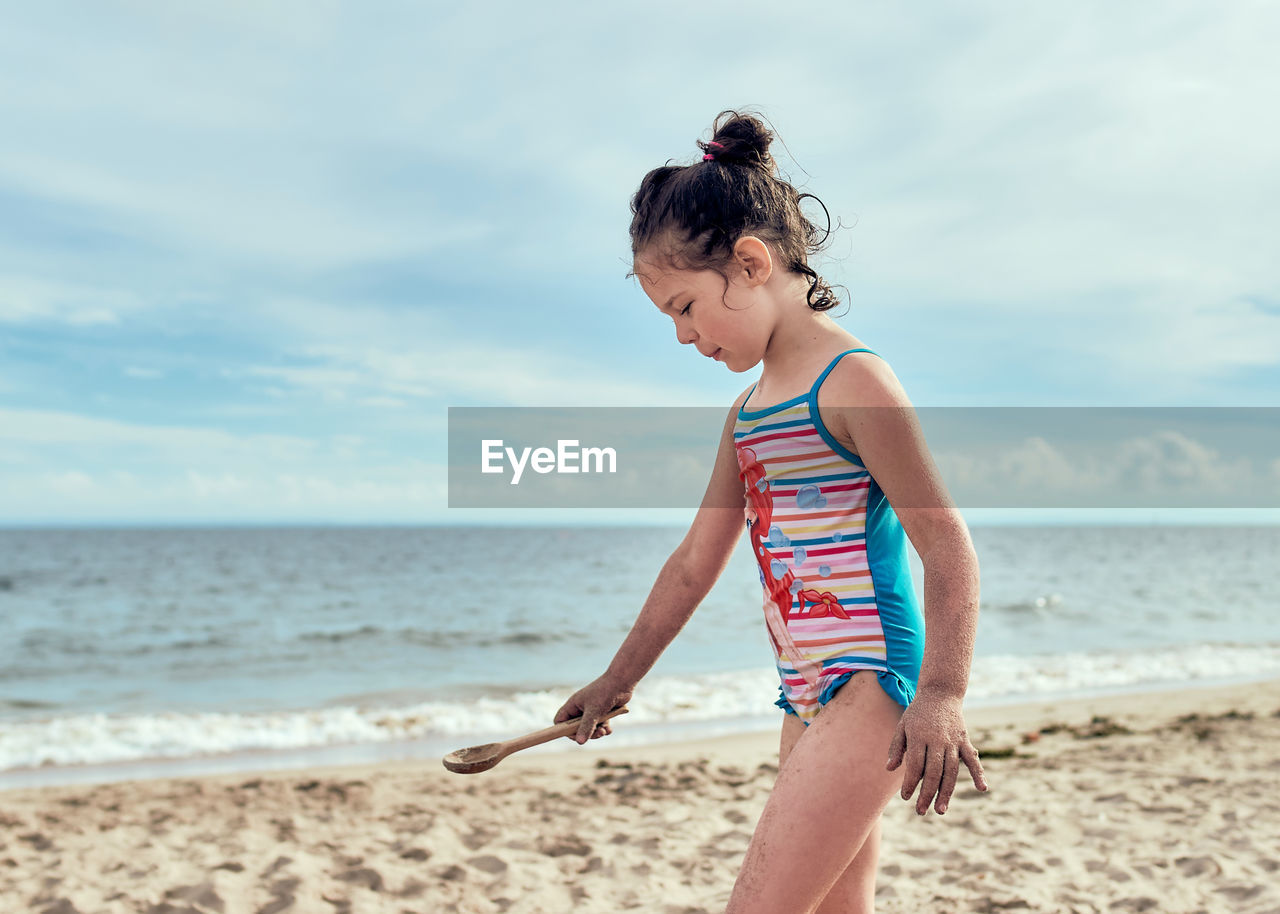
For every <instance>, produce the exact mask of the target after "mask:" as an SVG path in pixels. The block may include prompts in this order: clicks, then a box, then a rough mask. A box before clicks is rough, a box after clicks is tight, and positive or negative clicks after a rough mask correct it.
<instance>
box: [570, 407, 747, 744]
mask: <svg viewBox="0 0 1280 914" xmlns="http://www.w3.org/2000/svg"><path fill="white" fill-rule="evenodd" d="M747 393H748V391H743V392H742V394H741V395H739V397H738V399H737V400H736V401H734V404H733V409H731V410H730V411H729V417H728V418H727V419H726V420H725V424H724V431H723V432H722V434H721V436H720V448H719V450H718V451H717V453H716V463H715V468H714V469H713V470H712V471H711V480H710V481H709V482H708V483H707V491H706V493H705V494H704V495H703V496H702V504H701V506H700V507H699V508H698V513H697V515H696V516H695V517H694V519H693V524H692V525H691V526H690V527H689V532H688V533H687V534H685V538H684V540H683V541H682V542H681V543H680V545H679V546H677V547H676V549H675V551H674V552H672V553H671V557H670V558H668V559H667V561H666V563H665V564H664V565H663V566H662V571H661V572H659V573H658V579H657V580H656V581H655V582H654V584H653V589H652V590H651V591H650V592H649V598H648V599H647V600H645V602H644V606H643V607H642V608H641V610H640V615H639V617H637V619H636V621H635V624H634V625H632V626H631V632H630V633H629V634H628V635H627V637H626V640H624V641H623V642H622V646H621V647H620V648H618V653H617V654H616V655H615V656H614V658H613V662H612V663H610V664H609V668H608V669H607V670H606V671H605V673H604V675H602V676H600V677H599V678H598V679H596V680H595V681H594V682H592V683H590V684H589V685H587V686H584V687H583V688H581V689H579V690H578V691H577V692H575V693H574V695H573V696H572V697H571V698H570V699H569V700H568V701H567V702H565V703H564V705H563V706H562V707H561V708H560V710H559V711H557V712H556V717H555V721H556V723H561V722H563V721H566V720H569V719H570V718H574V717H578V716H579V715H581V717H582V724H581V725H580V726H579V727H578V732H577V734H576V735H575V736H574V737H573V739H575V740H577V741H578V742H579V743H585V742H586V741H587V739H588V738H592V739H594V738H596V737H599V736H605V735H607V734H608V733H609V732H611V731H610V727H609V724H608V722H601V721H600V718H601V717H603V716H604V715H605V714H608V713H609V712H610V711H612V710H613V709H614V708H620V707H622V706H623V705H624V704H626V703H627V702H628V701H630V700H631V693H632V691H633V690H634V689H635V687H636V684H637V683H638V682H639V681H640V680H641V679H642V678H644V675H645V674H646V673H648V672H649V670H650V669H651V668H652V667H653V665H654V663H655V662H657V660H658V657H660V656H661V655H662V652H663V651H664V650H666V649H667V645H668V644H670V643H671V641H672V640H673V639H674V638H675V636H676V635H677V634H678V633H679V632H680V629H682V628H684V625H685V623H686V622H688V621H689V617H690V616H692V615H693V611H694V610H695V609H697V607H698V604H699V603H701V602H702V599H703V598H704V597H705V596H706V595H707V592H708V591H710V590H711V587H712V585H713V584H715V582H716V579H717V578H719V577H720V573H721V572H723V571H724V568H725V565H727V564H728V562H729V556H730V555H732V554H733V549H734V546H735V545H736V544H737V542H738V539H739V537H741V536H742V530H743V523H744V515H743V509H744V507H745V504H746V502H745V499H744V496H743V489H742V480H741V479H740V478H739V476H738V457H737V453H736V452H735V450H734V447H733V426H734V421H735V419H736V417H737V415H738V409H739V408H740V407H741V406H742V403H743V401H744V400H746V397H747Z"/></svg>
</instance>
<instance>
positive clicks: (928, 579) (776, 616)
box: [555, 111, 987, 914]
mask: <svg viewBox="0 0 1280 914" xmlns="http://www.w3.org/2000/svg"><path fill="white" fill-rule="evenodd" d="M713 129H714V134H715V135H714V138H713V139H712V141H711V142H709V143H706V144H701V143H700V144H699V145H700V146H702V148H703V150H704V153H705V154H704V155H703V156H702V159H701V161H698V162H695V163H694V164H692V165H687V166H671V165H668V166H663V167H661V168H655V169H654V170H653V171H651V172H649V173H648V174H647V175H645V177H644V180H643V181H641V182H640V189H639V190H638V191H637V192H636V195H635V197H634V198H633V200H632V203H631V209H632V213H633V218H632V221H631V248H632V254H633V258H634V265H633V275H635V276H636V277H637V278H638V279H639V281H640V285H641V286H642V288H643V289H644V291H645V293H646V294H647V295H648V296H649V298H650V299H652V300H653V303H654V304H655V305H656V306H657V307H658V309H659V310H661V311H662V312H663V313H664V314H666V315H668V316H669V317H670V318H671V319H672V320H673V321H674V322H675V327H676V337H677V339H679V341H680V342H681V343H684V344H686V345H692V346H694V347H695V348H696V349H697V350H698V352H699V353H700V354H701V355H703V356H706V357H707V358H712V359H715V360H716V361H718V362H722V363H724V365H725V366H727V367H728V368H729V370H730V371H735V372H744V371H749V370H750V369H752V368H754V367H755V366H756V365H759V364H761V363H763V369H762V371H761V374H760V379H759V380H758V381H757V382H756V383H755V384H753V385H751V387H749V388H747V389H746V390H745V391H743V392H742V393H741V394H740V395H739V396H738V398H737V399H736V400H735V401H734V404H733V408H732V409H731V410H730V411H729V415H728V418H727V419H726V421H725V424H724V430H723V433H722V436H721V443H720V450H719V453H718V455H717V458H716V463H715V468H714V470H713V471H712V474H711V480H710V483H709V484H708V486H707V491H706V494H705V496H704V497H703V501H702V505H701V507H700V508H699V510H698V513H697V516H696V517H695V518H694V520H693V524H692V526H691V527H690V528H689V532H688V534H687V535H686V536H685V538H684V541H683V542H681V544H680V545H679V546H678V547H677V548H676V550H675V552H674V553H672V555H671V557H670V558H669V559H668V560H667V562H666V564H665V565H664V566H663V568H662V571H661V573H660V574H659V576H658V579H657V581H656V583H655V584H654V586H653V590H652V592H651V593H650V594H649V598H648V600H647V601H646V602H645V604H644V607H643V608H642V610H641V612H640V616H639V618H637V620H636V622H635V624H634V626H633V627H632V629H631V632H630V634H629V635H628V636H627V638H626V640H625V641H624V642H623V644H622V646H621V648H619V650H618V652H617V655H616V656H615V657H614V659H613V662H612V663H611V664H610V665H609V668H608V670H607V671H606V672H605V673H604V675H602V676H601V677H600V678H598V679H596V680H595V681H594V682H592V683H591V684H590V685H587V686H585V687H584V688H582V689H580V690H579V691H578V692H577V693H576V694H574V695H573V697H571V698H570V699H569V700H568V701H567V702H565V704H564V706H563V707H562V708H561V709H560V710H559V712H557V714H556V717H555V719H556V721H557V722H561V721H565V720H568V719H569V718H572V717H577V716H579V715H581V717H582V725H581V726H580V727H579V729H578V732H577V735H576V737H575V739H576V740H577V741H578V742H579V743H584V742H586V740H587V739H588V738H592V739H594V738H598V737H601V736H604V735H607V734H608V733H609V732H611V727H610V725H609V723H608V722H602V721H600V718H601V717H602V716H603V715H605V714H607V713H608V712H609V711H610V710H612V709H613V708H617V707H621V706H622V705H624V704H626V702H627V701H629V700H630V698H631V695H632V690H633V689H634V688H635V687H636V684H637V683H638V682H639V681H640V679H641V678H642V677H643V676H644V675H645V674H646V673H647V672H648V671H649V669H650V668H651V667H652V666H653V664H654V662H655V661H656V660H657V658H658V656H659V655H660V654H661V653H662V651H663V650H665V649H666V647H667V645H668V644H670V643H671V640H672V639H673V638H674V637H675V636H676V634H677V633H678V632H679V631H680V629H681V628H682V627H683V626H684V624H685V622H687V621H688V619H689V617H690V616H691V615H692V614H693V611H694V609H695V608H696V607H697V605H698V603H699V602H700V601H701V600H702V598H703V597H704V596H706V594H707V592H708V591H709V590H710V589H711V586H712V585H713V584H714V583H715V581H716V579H717V578H718V577H719V576H720V573H721V572H722V571H723V570H724V567H725V564H726V563H727V562H728V560H729V555H730V553H731V552H732V551H733V548H734V546H735V544H736V541H737V539H738V537H739V536H740V535H741V533H742V523H743V515H744V513H745V515H746V522H747V530H748V534H749V538H750V541H751V547H752V552H753V553H754V555H755V558H756V560H757V562H758V563H759V567H760V580H761V582H762V583H763V585H764V597H765V599H764V613H765V620H766V624H767V627H768V631H769V635H770V640H771V642H772V645H773V650H774V655H775V659H776V660H777V665H778V673H779V677H780V679H781V686H780V689H779V691H780V692H781V697H780V698H779V699H778V702H777V704H778V706H779V707H781V708H782V709H783V711H785V712H786V714H785V715H784V717H783V721H782V735H781V744H780V751H779V772H778V778H777V782H776V784H775V786H774V789H773V792H772V794H771V795H770V798H769V800H768V802H767V804H766V805H765V808H764V812H763V814H762V815H761V817H760V822H759V824H758V825H757V826H756V830H755V834H754V835H753V837H752V839H751V843H750V845H749V846H748V848H747V854H746V859H745V860H744V862H743V864H742V869H741V871H740V872H739V875H738V880H737V883H736V884H735V885H734V888H733V893H732V896H731V897H730V899H729V908H728V912H729V914H755V912H759V914H793V912H796V914H799V912H806V914H808V912H818V914H835V912H841V914H847V912H851V911H859V912H861V911H871V910H872V907H873V904H874V902H873V899H874V894H875V873H876V858H877V854H878V851H879V838H880V825H879V823H880V816H881V813H882V812H883V810H884V808H885V806H886V805H887V804H888V802H889V799H890V797H891V794H892V793H893V791H894V790H895V789H900V791H901V795H902V798H903V799H904V800H906V799H910V797H911V795H912V794H913V793H914V791H915V788H916V786H917V785H919V787H920V794H919V799H918V800H917V801H916V811H917V812H918V813H919V814H920V815H924V814H925V812H926V811H927V810H928V808H929V805H930V804H931V803H932V804H933V805H934V808H935V809H936V810H937V812H938V813H940V814H941V813H943V812H945V811H946V808H947V803H948V802H949V800H950V798H951V793H952V791H953V789H954V788H955V784H956V779H957V776H958V774H959V771H960V765H961V763H963V764H964V765H965V766H967V767H968V769H969V772H970V774H971V776H972V778H973V782H974V785H975V786H976V787H977V788H978V789H979V790H986V789H987V785H986V780H985V778H984V776H983V772H982V765H981V764H980V762H979V761H978V752H977V750H976V749H974V747H973V745H972V743H970V741H969V738H968V735H967V733H966V731H965V724H964V717H963V715H962V713H961V702H962V700H963V698H964V692H965V688H966V685H967V683H968V679H969V664H970V660H971V658H972V654H973V641H974V635H975V628H976V624H977V613H978V564H977V558H976V556H975V554H974V551H973V545H972V543H971V542H970V539H969V534H968V530H967V528H966V527H965V524H964V521H963V520H962V519H961V517H960V515H959V512H958V511H956V509H955V507H954V505H953V504H952V502H951V500H950V497H949V496H948V494H947V492H946V489H945V487H944V486H943V483H942V480H941V479H940V478H939V475H938V472H937V469H936V468H935V466H934V464H933V461H932V460H931V458H930V456H929V453H928V450H927V448H926V446H925V443H924V438H923V436H922V434H921V432H920V429H919V426H918V424H917V423H916V420H915V417H914V414H913V412H912V410H911V408H910V407H911V404H910V402H909V401H908V399H907V396H906V394H905V393H904V392H903V390H902V387H901V386H900V385H899V383H898V380H897V378H896V377H895V376H894V374H893V372H892V371H890V369H889V367H888V366H887V365H886V364H885V363H884V361H882V360H881V359H880V358H879V357H878V356H877V355H876V354H875V353H873V352H872V351H871V350H869V349H867V348H866V347H864V346H863V345H862V342H861V341H860V340H858V339H857V338H855V337H853V336H852V335H851V334H849V333H848V332H847V331H845V330H844V329H842V328H841V327H840V326H839V325H837V324H836V323H835V322H834V321H832V320H831V319H830V318H829V317H828V316H827V314H826V313H825V312H826V311H827V310H828V309H830V308H831V307H833V306H834V305H835V304H836V302H837V299H836V297H835V295H834V294H833V292H832V290H831V287H830V286H829V285H828V284H827V283H826V282H824V281H823V280H822V279H821V278H819V276H818V275H817V274H816V273H815V272H814V271H813V270H812V269H811V268H810V267H809V265H808V262H807V258H808V255H809V254H810V253H812V252H813V251H815V250H817V247H818V245H817V243H816V242H815V236H816V235H817V230H816V228H815V227H814V225H813V224H812V223H810V222H809V221H808V220H807V219H806V218H805V217H804V216H803V215H802V214H801V212H800V206H799V202H800V199H801V197H800V195H798V194H797V193H796V190H795V188H793V187H792V186H791V185H790V184H789V183H788V182H786V181H785V180H783V179H782V178H780V177H779V176H778V175H777V173H776V171H775V167H774V162H773V158H772V156H771V155H770V153H769V146H770V143H771V142H772V140H773V135H772V133H770V131H769V130H767V129H766V128H765V126H764V125H763V124H762V123H761V121H760V120H759V119H758V118H756V117H754V116H751V115H749V114H739V113H737V112H734V111H725V112H722V113H721V114H720V115H719V116H718V117H717V118H716V122H715V125H714V128H713ZM891 505H893V506H895V507H896V510H895V507H891ZM907 538H909V539H910V541H911V544H912V546H914V547H915V549H916V551H917V552H918V553H919V554H920V557H921V559H922V560H923V563H924V605H925V611H924V619H927V622H928V625H927V630H928V637H927V638H926V637H925V635H924V633H925V628H926V626H925V624H924V619H922V617H921V613H920V610H919V608H918V605H917V602H916V597H915V592H914V588H913V586H912V582H911V578H910V574H909V572H908V567H907V562H906V539H907ZM886 758H887V761H886ZM899 767H901V768H902V770H901V772H899V771H898V769H899Z"/></svg>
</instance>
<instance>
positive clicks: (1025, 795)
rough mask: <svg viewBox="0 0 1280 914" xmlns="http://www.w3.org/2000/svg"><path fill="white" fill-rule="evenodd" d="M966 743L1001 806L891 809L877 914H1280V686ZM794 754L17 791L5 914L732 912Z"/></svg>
mask: <svg viewBox="0 0 1280 914" xmlns="http://www.w3.org/2000/svg"><path fill="white" fill-rule="evenodd" d="M968 720H969V725H970V731H971V733H972V734H973V735H974V739H975V742H976V743H977V745H978V746H979V748H980V749H981V750H982V751H983V754H984V764H985V765H986V768H987V773H988V779H989V781H990V784H991V790H990V792H989V793H987V794H985V795H984V794H979V793H978V792H977V791H976V790H974V789H973V787H972V785H971V784H967V785H966V784H964V782H962V787H961V788H960V789H959V790H958V791H957V793H956V797H955V799H954V800H953V801H952V804H951V808H950V810H949V811H948V812H947V814H946V815H945V816H938V815H936V814H934V813H932V812H930V813H929V814H928V815H927V816H925V817H918V816H916V814H915V812H914V809H913V806H912V804H909V803H905V802H902V801H899V800H896V799H895V800H894V801H893V803H892V804H891V805H890V807H889V809H888V810H887V811H886V812H885V814H884V819H883V829H884V836H883V843H882V852H881V863H880V876H879V882H878V889H877V910H878V911H881V912H889V914H895V912H901V914H905V912H922V911H924V912H932V911H937V912H953V911H986V912H995V911H1019V910H1024V911H1035V912H1051V911H1069V912H1086V911H1087V912H1101V911H1106V912H1114V911H1120V912H1128V911H1153V912H1162V914H1163V912H1195V911H1200V912H1232V914H1238V912H1246V914H1247V912H1278V914H1280V681H1277V682H1268V683H1261V684H1252V685H1247V686H1232V687H1227V688H1218V689H1212V690H1206V689H1199V690H1184V691H1179V692H1164V693H1150V694H1144V695H1137V696H1134V695H1130V696H1114V697H1111V698H1106V699H1096V700H1091V701H1080V700H1076V701H1063V702H1056V703H1052V704H1037V705H1024V706H1019V707H1016V708H985V709H984V708H979V709H973V710H970V711H969V712H968ZM623 727H625V720H623V721H622V722H621V723H620V724H619V725H618V728H619V729H621V728H623ZM776 740H777V736H776V734H773V733H770V734H752V735H746V736H735V737H725V738H719V739H713V740H706V741H703V742H694V743H679V744H672V745H666V746H647V747H640V748H636V747H617V748H610V747H608V745H607V739H606V741H605V743H604V744H603V745H602V746H601V747H599V750H598V751H584V750H582V749H579V748H577V747H575V746H573V745H572V744H571V743H569V742H567V741H566V742H565V744H564V745H565V747H566V751H565V752H563V753H554V754H542V755H534V756H515V757H512V758H510V759H508V760H506V761H505V762H503V763H502V764H501V765H500V766H498V767H497V768H495V769H493V770H492V771H489V772H486V773H484V774H479V775H472V776H468V777H463V776H459V775H452V774H449V773H448V772H445V771H444V770H443V768H439V767H437V765H436V764H433V763H428V764H418V763H413V764H410V763H394V764H383V765H378V766H372V767H371V766H365V767H359V768H328V769H313V770H308V771H295V772H271V773H263V774H239V775H234V776H229V775H220V776H215V777H201V778H175V779H169V780H149V781H133V782H124V783H116V784H103V785H97V786H74V787H45V788H39V789H23V790H10V791H6V792H0V912H4V914H9V912H18V911H40V912H54V914H71V912H81V914H90V912H134V911H143V912H151V914H179V912H181V914H193V912H221V914H238V912H253V914H273V912H280V911H296V912H322V914H330V912H348V911H349V912H355V914H363V912H395V914H400V912H421V914H442V912H462V914H470V912H476V914H480V912H495V911H503V912H511V914H531V912H554V914H560V912H569V911H583V912H606V911H607V912H613V911H626V910H635V911H644V912H660V914H694V912H720V911H722V910H723V908H724V904H725V901H726V900H727V898H728V895H729V891H730V888H731V887H732V885H733V880H734V877H735V875H736V872H737V868H738V866H739V864H740V862H741V860H742V855H743V852H744V851H745V849H746V846H747V841H748V840H749V838H750V836H751V831H752V828H753V827H754V825H755V822H756V818H757V817H758V815H759V813H760V810H761V808H762V807H763V805H764V802H765V799H766V797H767V796H768V793H769V789H770V787H771V785H772V783H773V778H774V776H775V774H776V771H777V768H776V752H777V745H776ZM779 914H785V912H779Z"/></svg>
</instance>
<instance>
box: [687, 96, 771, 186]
mask: <svg viewBox="0 0 1280 914" xmlns="http://www.w3.org/2000/svg"><path fill="white" fill-rule="evenodd" d="M711 131H712V134H713V135H714V136H713V139H712V140H711V141H710V142H707V143H703V142H702V141H699V142H698V146H699V148H701V149H702V151H703V152H704V153H706V155H704V156H703V158H704V159H706V158H708V157H710V158H712V159H714V160H715V161H717V162H722V163H725V164H735V165H751V166H754V167H756V168H761V169H764V170H765V171H767V172H772V171H773V168H774V162H773V156H771V155H770V154H769V145H770V144H771V143H772V142H773V132H772V131H770V130H769V128H768V127H766V126H765V125H764V123H763V122H762V121H761V120H760V119H759V118H757V117H754V116H753V115H750V114H742V113H739V112H737V111H733V110H729V111H721V112H720V113H719V114H718V115H716V119H715V123H714V124H713V125H712V127H711Z"/></svg>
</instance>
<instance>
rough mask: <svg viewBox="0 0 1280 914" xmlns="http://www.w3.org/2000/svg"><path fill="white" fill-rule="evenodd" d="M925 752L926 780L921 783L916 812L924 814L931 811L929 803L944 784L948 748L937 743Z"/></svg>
mask: <svg viewBox="0 0 1280 914" xmlns="http://www.w3.org/2000/svg"><path fill="white" fill-rule="evenodd" d="M925 753H926V757H925V770H924V780H923V781H922V782H921V784H920V796H919V797H917V798H916V812H917V813H919V814H920V815H922V816H923V815H924V814H925V813H927V812H928V811H929V804H931V803H932V802H933V798H934V797H935V796H936V795H937V793H938V788H939V787H941V786H942V771H943V767H944V764H943V763H944V762H945V761H946V758H947V753H946V750H944V749H943V748H942V747H941V746H938V745H936V744H935V745H932V746H928V747H926V749H925Z"/></svg>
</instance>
